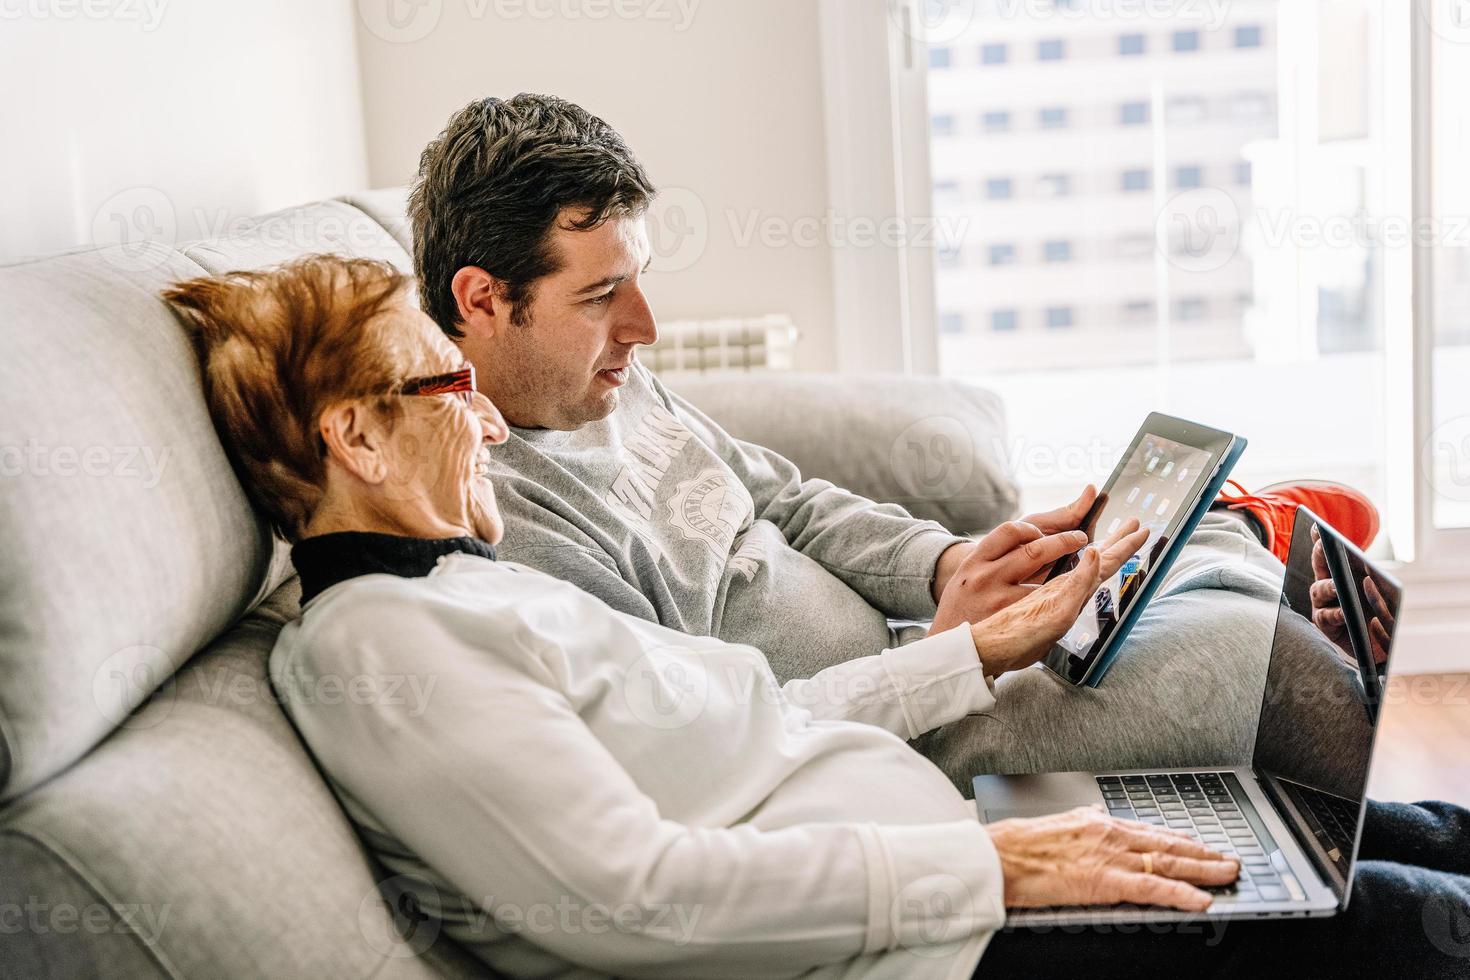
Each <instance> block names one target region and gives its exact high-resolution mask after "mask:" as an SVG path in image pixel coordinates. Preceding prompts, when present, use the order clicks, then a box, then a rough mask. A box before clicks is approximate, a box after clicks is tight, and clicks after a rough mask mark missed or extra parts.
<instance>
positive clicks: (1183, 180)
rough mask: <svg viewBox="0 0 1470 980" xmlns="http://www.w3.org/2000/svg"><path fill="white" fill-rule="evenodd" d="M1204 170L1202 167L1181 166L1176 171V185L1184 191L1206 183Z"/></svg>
mask: <svg viewBox="0 0 1470 980" xmlns="http://www.w3.org/2000/svg"><path fill="white" fill-rule="evenodd" d="M1204 181H1205V178H1204V171H1203V170H1202V169H1201V168H1200V167H1195V166H1189V167H1179V168H1178V169H1176V170H1175V171H1174V186H1175V187H1177V188H1179V189H1180V190H1182V191H1187V190H1192V189H1193V188H1196V187H1201V186H1203V185H1204Z"/></svg>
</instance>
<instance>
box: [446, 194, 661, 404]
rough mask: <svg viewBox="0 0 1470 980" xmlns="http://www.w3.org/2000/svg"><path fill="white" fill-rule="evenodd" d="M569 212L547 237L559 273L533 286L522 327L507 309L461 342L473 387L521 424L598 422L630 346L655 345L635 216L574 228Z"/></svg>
mask: <svg viewBox="0 0 1470 980" xmlns="http://www.w3.org/2000/svg"><path fill="white" fill-rule="evenodd" d="M567 215H568V213H567V212H563V217H562V218H560V219H559V220H558V221H557V224H556V227H555V229H554V230H553V231H552V234H551V247H552V249H553V250H554V253H555V254H556V255H557V257H558V258H559V260H560V268H559V269H558V270H557V271H556V272H554V273H552V274H550V275H548V276H546V277H544V278H542V279H540V280H538V281H537V282H536V284H535V287H534V289H533V292H532V297H531V299H530V301H529V309H528V311H527V312H528V313H529V317H528V319H527V321H526V322H524V323H520V324H515V323H510V322H509V313H508V310H507V311H506V315H505V317H504V319H503V321H502V322H501V323H499V324H498V329H496V330H495V332H494V335H493V336H492V337H490V338H488V339H487V340H486V341H485V342H484V343H483V344H471V345H467V346H466V352H467V353H470V354H471V357H472V359H473V360H474V361H475V369H476V371H477V372H478V374H479V379H480V382H479V383H480V388H481V390H482V391H484V392H485V393H486V394H487V395H489V396H490V398H491V399H492V400H493V401H494V402H495V404H496V405H497V406H498V407H499V408H500V410H501V411H502V412H503V413H504V414H505V418H506V420H507V421H508V422H510V424H512V425H516V426H521V427H523V428H543V429H576V428H580V427H581V426H583V425H585V424H586V423H588V422H592V421H596V420H597V419H601V418H606V417H607V416H608V415H610V414H612V411H613V410H614V409H615V408H617V406H618V389H619V388H621V387H622V386H623V385H624V384H625V383H627V380H628V370H629V366H630V365H631V364H632V363H633V359H634V349H635V348H636V347H637V346H638V345H639V344H651V343H653V342H654V341H656V340H657V339H658V325H657V324H656V323H655V322H654V318H653V311H652V310H651V309H649V306H648V299H647V297H645V296H644V294H643V289H642V287H641V285H640V284H639V280H640V277H641V276H642V274H643V272H644V271H645V270H646V269H647V266H648V260H649V255H650V252H649V245H648V234H647V231H646V229H645V227H644V223H643V218H642V217H641V216H639V217H622V218H610V219H609V220H607V221H604V222H603V223H602V224H600V225H598V226H597V227H596V228H592V229H590V230H588V231H575V230H572V229H570V228H568V227H566V217H567ZM497 319H499V318H498V317H497Z"/></svg>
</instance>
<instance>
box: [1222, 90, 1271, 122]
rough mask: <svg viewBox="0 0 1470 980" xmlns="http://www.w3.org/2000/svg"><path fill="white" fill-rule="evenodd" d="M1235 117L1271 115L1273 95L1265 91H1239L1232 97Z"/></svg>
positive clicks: (1231, 112)
mask: <svg viewBox="0 0 1470 980" xmlns="http://www.w3.org/2000/svg"><path fill="white" fill-rule="evenodd" d="M1230 115H1231V117H1232V118H1234V119H1265V118H1267V117H1268V116H1270V115H1271V97H1270V96H1269V95H1266V94H1265V93H1264V92H1238V93H1236V94H1235V95H1232V96H1231V97H1230Z"/></svg>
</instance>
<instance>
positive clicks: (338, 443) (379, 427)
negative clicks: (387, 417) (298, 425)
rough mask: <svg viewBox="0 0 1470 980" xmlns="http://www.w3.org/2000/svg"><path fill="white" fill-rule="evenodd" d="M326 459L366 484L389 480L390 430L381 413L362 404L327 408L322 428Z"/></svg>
mask: <svg viewBox="0 0 1470 980" xmlns="http://www.w3.org/2000/svg"><path fill="white" fill-rule="evenodd" d="M319 431H320V432H321V436H322V441H323V442H324V443H326V446H327V459H328V461H329V462H332V463H336V464H337V465H338V466H340V467H342V468H343V469H344V470H346V471H347V472H349V473H351V474H352V475H353V476H355V477H357V478H358V479H359V480H361V481H363V482H364V483H371V484H379V483H382V482H383V481H384V480H386V479H387V478H388V453H387V448H388V445H387V442H388V428H387V426H386V424H385V422H384V420H383V419H382V418H380V417H379V415H378V413H376V412H374V411H372V410H371V409H369V408H368V407H367V406H366V405H363V404H362V403H361V402H355V401H343V402H336V403H335V404H332V405H328V406H327V408H326V409H325V410H324V411H323V412H322V417H321V422H320V426H319Z"/></svg>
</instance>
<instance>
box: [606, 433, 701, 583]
mask: <svg viewBox="0 0 1470 980" xmlns="http://www.w3.org/2000/svg"><path fill="white" fill-rule="evenodd" d="M692 438H694V433H693V432H690V431H689V429H688V428H686V427H685V425H684V423H683V422H680V421H679V420H678V419H677V418H676V417H675V416H674V413H672V412H670V411H669V410H668V409H666V408H664V407H663V406H662V405H656V406H654V407H653V408H652V409H650V410H649V412H648V414H647V415H645V416H643V418H642V419H641V420H640V421H639V422H638V426H637V428H635V429H634V430H633V434H632V435H630V436H629V437H628V438H627V439H625V440H624V441H623V446H622V450H623V453H622V455H623V458H624V460H625V463H624V465H623V467H622V469H620V470H618V475H617V476H616V477H614V478H613V482H612V486H611V487H610V488H609V489H608V491H607V494H606V495H605V496H604V497H603V500H604V501H606V503H607V505H608V506H609V507H611V508H612V509H613V510H615V511H617V512H618V513H619V514H622V515H623V518H624V520H626V521H627V522H628V524H629V525H630V526H631V527H632V529H633V531H634V533H636V534H637V535H638V536H639V537H640V538H642V539H643V540H644V541H645V542H646V543H647V544H648V545H649V546H650V548H651V549H653V551H654V553H655V554H658V553H659V552H660V551H661V550H662V549H660V548H659V547H658V545H657V542H656V541H655V540H654V535H653V534H652V533H651V532H650V531H649V529H648V524H649V521H651V520H652V519H653V502H654V500H655V499H657V497H658V490H659V486H660V485H661V484H662V483H663V479H664V475H665V474H667V473H668V471H669V466H670V464H672V463H673V461H674V460H675V459H676V458H677V457H678V456H679V454H680V453H682V452H683V451H684V447H685V446H686V445H687V444H688V442H689V440H690V439H692Z"/></svg>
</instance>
